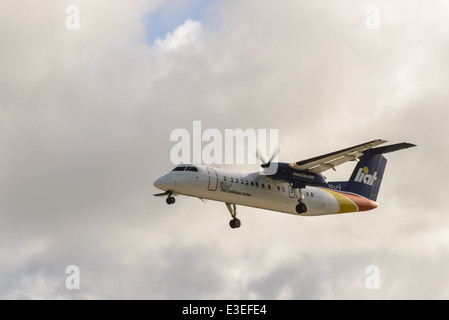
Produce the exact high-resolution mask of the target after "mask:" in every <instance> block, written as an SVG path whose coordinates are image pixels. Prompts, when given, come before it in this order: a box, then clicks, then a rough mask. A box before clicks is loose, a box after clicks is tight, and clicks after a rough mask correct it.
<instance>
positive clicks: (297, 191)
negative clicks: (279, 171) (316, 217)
mask: <svg viewBox="0 0 449 320" xmlns="http://www.w3.org/2000/svg"><path fill="white" fill-rule="evenodd" d="M293 192H294V193H295V198H296V199H298V204H297V205H296V212H297V213H299V214H301V213H306V212H307V205H306V204H305V203H304V202H303V200H304V194H303V193H302V189H301V188H293Z"/></svg>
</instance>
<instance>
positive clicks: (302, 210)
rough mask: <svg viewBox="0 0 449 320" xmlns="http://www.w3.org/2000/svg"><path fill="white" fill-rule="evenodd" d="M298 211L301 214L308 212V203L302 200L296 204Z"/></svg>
mask: <svg viewBox="0 0 449 320" xmlns="http://www.w3.org/2000/svg"><path fill="white" fill-rule="evenodd" d="M296 212H298V213H299V214H301V213H305V212H307V205H306V204H305V203H304V202H300V203H298V204H297V205H296Z"/></svg>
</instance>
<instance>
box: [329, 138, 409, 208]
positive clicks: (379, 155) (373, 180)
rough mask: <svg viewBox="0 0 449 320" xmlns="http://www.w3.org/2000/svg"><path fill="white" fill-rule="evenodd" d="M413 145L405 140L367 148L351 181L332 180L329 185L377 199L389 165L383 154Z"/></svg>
mask: <svg viewBox="0 0 449 320" xmlns="http://www.w3.org/2000/svg"><path fill="white" fill-rule="evenodd" d="M411 147H415V145H414V144H411V143H407V142H403V143H398V144H393V145H390V146H385V147H379V148H374V149H370V150H366V151H364V152H363V156H362V157H360V158H359V162H358V164H357V166H356V167H355V169H354V171H353V172H352V175H351V178H350V179H349V181H347V182H331V183H329V187H330V188H333V189H339V190H342V191H347V192H351V193H355V194H358V195H361V196H363V197H365V198H368V199H370V200H373V201H376V199H377V195H378V194H379V189H380V184H381V182H382V178H383V176H384V172H385V167H386V165H387V159H386V158H385V157H384V156H383V154H385V153H388V152H393V151H398V150H402V149H407V148H411Z"/></svg>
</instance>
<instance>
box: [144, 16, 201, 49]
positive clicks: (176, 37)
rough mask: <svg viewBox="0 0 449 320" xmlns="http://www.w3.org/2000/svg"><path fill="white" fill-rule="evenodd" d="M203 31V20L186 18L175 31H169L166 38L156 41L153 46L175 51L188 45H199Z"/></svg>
mask: <svg viewBox="0 0 449 320" xmlns="http://www.w3.org/2000/svg"><path fill="white" fill-rule="evenodd" d="M200 33H201V22H199V21H195V20H190V19H188V20H186V21H185V22H184V23H183V24H182V25H180V26H178V27H177V28H176V29H175V30H174V31H173V32H169V33H167V35H166V36H165V39H164V40H161V39H160V38H158V39H156V40H155V41H154V44H153V47H154V48H156V49H157V50H161V51H174V50H178V49H179V48H182V47H186V46H197V45H198V39H199V36H200Z"/></svg>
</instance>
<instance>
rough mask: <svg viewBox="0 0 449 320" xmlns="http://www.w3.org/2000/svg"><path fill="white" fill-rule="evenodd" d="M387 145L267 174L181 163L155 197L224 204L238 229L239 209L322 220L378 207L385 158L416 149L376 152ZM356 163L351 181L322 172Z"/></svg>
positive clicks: (332, 155)
mask: <svg viewBox="0 0 449 320" xmlns="http://www.w3.org/2000/svg"><path fill="white" fill-rule="evenodd" d="M385 142H387V141H386V140H380V139H378V140H373V141H369V142H366V143H362V144H359V145H356V146H353V147H350V148H346V149H343V150H339V151H335V152H332V153H328V154H325V155H321V156H318V157H315V158H310V159H307V160H303V161H298V162H292V163H284V162H277V163H276V165H277V170H276V172H275V173H273V171H269V170H267V168H269V167H270V165H272V163H271V160H270V161H268V162H267V163H264V164H262V169H264V170H265V171H266V172H269V173H270V174H264V171H257V172H252V173H242V172H238V171H231V170H225V169H221V168H213V167H209V166H204V165H192V164H180V165H178V166H177V167H175V168H174V169H173V170H172V171H170V172H169V173H167V174H165V175H163V176H162V177H160V178H159V179H157V180H156V181H155V182H154V186H155V187H157V188H159V189H161V190H164V191H165V192H163V193H158V194H155V196H166V197H167V199H166V202H167V204H173V203H175V198H174V196H176V195H185V196H190V197H197V198H200V199H202V200H203V199H208V200H215V201H221V202H224V203H225V204H226V207H227V208H228V210H229V213H230V214H231V216H232V220H231V221H230V222H229V225H230V227H231V228H233V229H234V228H239V227H240V225H241V222H240V220H239V219H238V218H237V205H242V206H249V207H254V208H260V209H266V210H272V211H278V212H283V213H289V214H294V215H301V216H319V215H328V214H338V213H347V212H359V211H368V210H372V209H375V208H377V206H378V205H377V203H376V199H377V195H378V193H379V188H380V184H381V182H382V178H383V174H384V171H385V166H386V164H387V159H386V158H385V157H384V156H383V155H384V154H385V153H389V152H393V151H398V150H402V149H406V148H411V147H415V146H416V145H414V144H411V143H407V142H403V143H398V144H393V145H387V146H383V147H377V146H378V145H380V144H383V143H385ZM347 161H357V165H356V167H355V169H354V171H353V172H352V175H351V177H350V178H349V180H348V181H337V182H327V181H326V178H325V177H324V176H323V175H322V172H324V171H326V170H329V169H334V170H336V167H337V166H339V165H341V164H343V163H345V162H347Z"/></svg>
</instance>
